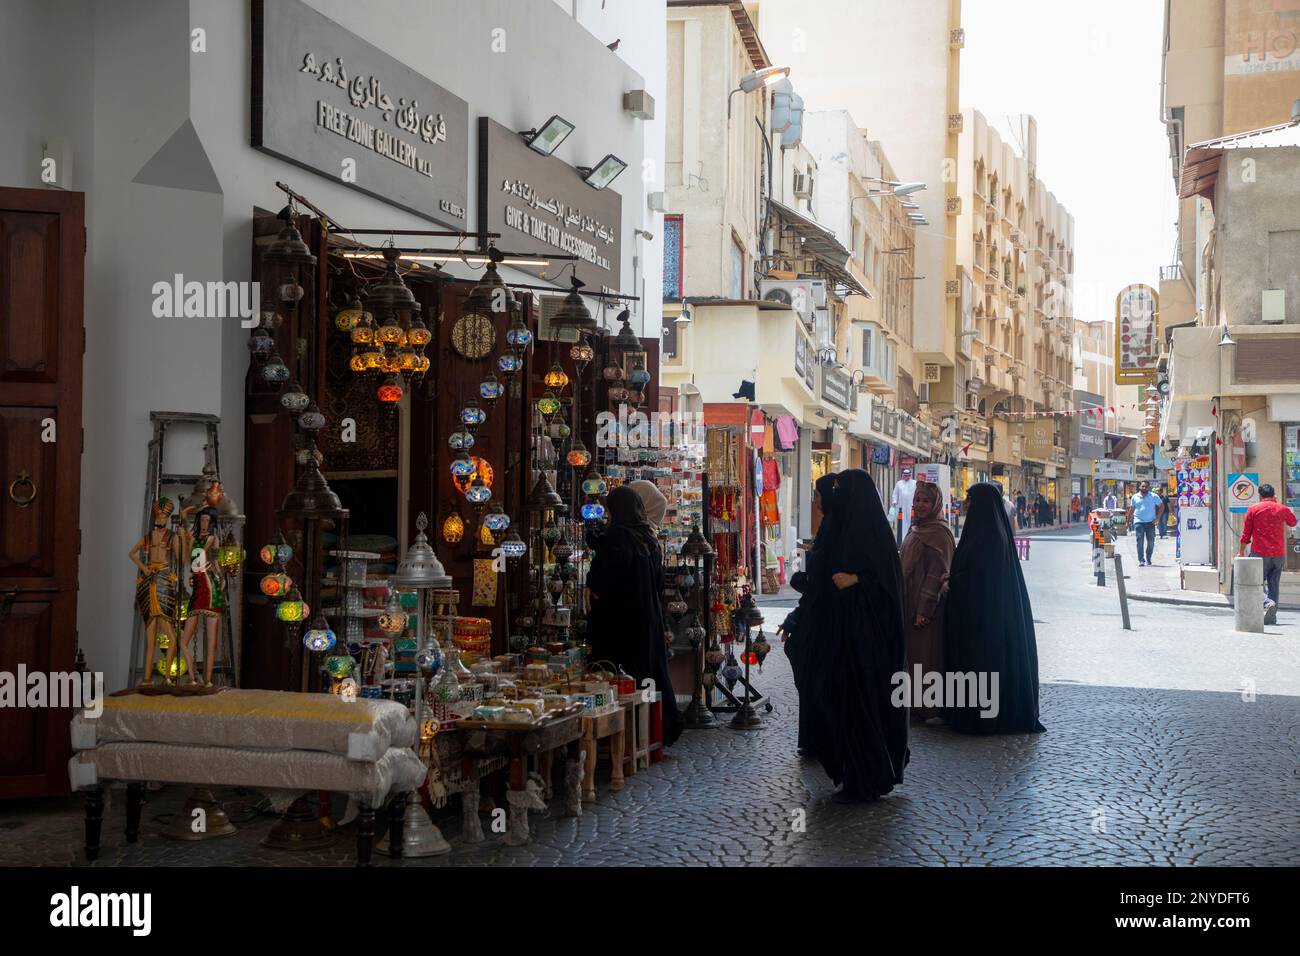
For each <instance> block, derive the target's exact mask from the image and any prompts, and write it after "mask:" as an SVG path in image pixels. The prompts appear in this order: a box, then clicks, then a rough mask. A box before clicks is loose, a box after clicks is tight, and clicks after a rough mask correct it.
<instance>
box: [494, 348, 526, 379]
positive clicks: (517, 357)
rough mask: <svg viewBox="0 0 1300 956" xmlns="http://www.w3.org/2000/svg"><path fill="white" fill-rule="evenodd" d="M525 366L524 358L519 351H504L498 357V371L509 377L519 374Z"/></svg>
mask: <svg viewBox="0 0 1300 956" xmlns="http://www.w3.org/2000/svg"><path fill="white" fill-rule="evenodd" d="M523 367H524V358H523V356H522V355H521V354H519V353H518V352H514V351H507V352H503V353H502V354H501V355H500V357H498V358H497V371H498V372H500V373H501V374H502V375H504V376H506V377H507V378H510V377H512V376H514V375H517V374H519V370H520V369H522V368H523Z"/></svg>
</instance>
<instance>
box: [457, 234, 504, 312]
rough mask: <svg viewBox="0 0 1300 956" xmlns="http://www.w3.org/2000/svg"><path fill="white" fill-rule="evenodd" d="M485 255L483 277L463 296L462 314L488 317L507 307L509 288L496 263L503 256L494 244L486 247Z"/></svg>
mask: <svg viewBox="0 0 1300 956" xmlns="http://www.w3.org/2000/svg"><path fill="white" fill-rule="evenodd" d="M487 255H488V264H487V268H486V269H484V270H483V278H482V279H480V280H479V282H478V285H476V286H474V288H473V289H471V290H470V293H469V295H468V296H466V297H465V304H464V306H463V307H462V309H461V314H462V315H475V314H476V315H482V316H486V317H487V318H489V319H490V318H492V316H493V315H495V314H496V313H498V312H504V311H505V310H506V309H508V308H509V302H510V290H509V288H508V287H507V286H506V284H505V282H503V281H502V279H501V273H500V272H499V271H498V269H497V263H498V262H500V261H501V260H502V259H504V258H505V257H504V256H503V255H502V254H501V252H500V250H498V249H497V248H496V247H495V246H490V247H488V251H487Z"/></svg>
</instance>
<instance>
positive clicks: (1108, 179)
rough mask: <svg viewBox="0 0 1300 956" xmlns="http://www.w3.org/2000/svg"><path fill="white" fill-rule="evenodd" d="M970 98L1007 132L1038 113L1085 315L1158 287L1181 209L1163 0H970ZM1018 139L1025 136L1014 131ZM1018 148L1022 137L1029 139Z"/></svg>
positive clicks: (1042, 158) (964, 69)
mask: <svg viewBox="0 0 1300 956" xmlns="http://www.w3.org/2000/svg"><path fill="white" fill-rule="evenodd" d="M961 18H962V26H963V27H965V30H966V46H965V49H964V50H963V51H962V56H961V105H962V107H963V108H966V107H972V108H974V109H977V110H979V111H980V112H982V113H983V114H984V115H985V116H986V117H987V118H988V120H989V122H990V123H991V124H994V125H996V126H997V127H998V132H999V134H1000V135H1002V136H1003V138H1004V140H1005V139H1007V133H1006V131H1005V129H1004V126H1005V123H1004V121H1003V120H1004V117H1006V116H1007V115H1009V114H1014V113H1031V114H1033V116H1034V117H1035V118H1036V119H1037V121H1038V178H1039V179H1041V180H1042V181H1043V182H1044V183H1045V184H1046V185H1047V188H1048V189H1049V190H1051V192H1052V193H1053V194H1054V195H1055V196H1056V199H1057V201H1058V202H1060V203H1063V204H1064V205H1065V207H1066V209H1067V210H1068V211H1069V212H1070V213H1071V214H1072V215H1073V216H1074V239H1075V244H1074V265H1075V283H1076V287H1075V297H1074V299H1075V301H1074V305H1075V308H1074V312H1075V317H1076V318H1080V319H1095V318H1110V317H1113V315H1114V302H1115V296H1116V294H1117V293H1118V292H1119V290H1120V289H1122V288H1123V287H1124V286H1125V285H1128V284H1129V283H1132V282H1146V283H1149V284H1150V285H1152V286H1156V287H1158V280H1159V269H1160V267H1161V266H1163V265H1168V264H1170V263H1171V262H1172V261H1173V255H1174V222H1175V220H1176V219H1177V216H1178V209H1177V202H1176V200H1175V198H1174V192H1173V181H1172V178H1171V174H1170V166H1169V158H1168V157H1169V146H1168V140H1167V139H1166V138H1165V133H1164V126H1163V124H1161V122H1160V53H1161V44H1162V31H1163V28H1164V4H1163V3H1161V2H1160V0H1089V2H1088V3H1084V4H1080V3H1072V2H1066V0H963V2H962V14H961ZM1011 142H1012V143H1013V144H1014V142H1015V141H1014V140H1011ZM1017 148H1018V147H1017Z"/></svg>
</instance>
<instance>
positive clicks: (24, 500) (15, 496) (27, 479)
mask: <svg viewBox="0 0 1300 956" xmlns="http://www.w3.org/2000/svg"><path fill="white" fill-rule="evenodd" d="M24 485H26V486H27V489H28V490H27V492H26V493H24V494H19V492H18V489H19V488H21V487H23V486H24ZM36 494H37V489H36V482H34V481H32V475H31V472H29V471H27V470H25V469H24V470H23V471H20V472H18V477H17V478H15V479H14V480H13V481H11V482H10V483H9V500H10V501H12V502H13V503H14V504H16V505H17V506H18V507H19V508H26V507H27V506H28V505H30V504H31V503H32V502H33V501H35V500H36Z"/></svg>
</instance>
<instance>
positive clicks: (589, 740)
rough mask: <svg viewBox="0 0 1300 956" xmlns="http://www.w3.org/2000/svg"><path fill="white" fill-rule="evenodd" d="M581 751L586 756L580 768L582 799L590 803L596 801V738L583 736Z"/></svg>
mask: <svg viewBox="0 0 1300 956" xmlns="http://www.w3.org/2000/svg"><path fill="white" fill-rule="evenodd" d="M582 749H583V751H585V752H586V754H587V759H586V762H585V764H584V766H583V768H582V799H583V800H586V801H587V802H588V803H591V802H592V801H593V800H595V799H596V738H595V737H594V736H584V737H583V738H582Z"/></svg>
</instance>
